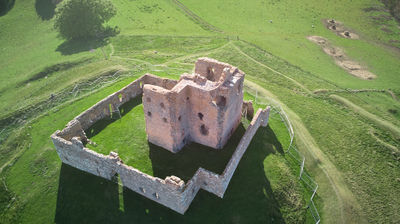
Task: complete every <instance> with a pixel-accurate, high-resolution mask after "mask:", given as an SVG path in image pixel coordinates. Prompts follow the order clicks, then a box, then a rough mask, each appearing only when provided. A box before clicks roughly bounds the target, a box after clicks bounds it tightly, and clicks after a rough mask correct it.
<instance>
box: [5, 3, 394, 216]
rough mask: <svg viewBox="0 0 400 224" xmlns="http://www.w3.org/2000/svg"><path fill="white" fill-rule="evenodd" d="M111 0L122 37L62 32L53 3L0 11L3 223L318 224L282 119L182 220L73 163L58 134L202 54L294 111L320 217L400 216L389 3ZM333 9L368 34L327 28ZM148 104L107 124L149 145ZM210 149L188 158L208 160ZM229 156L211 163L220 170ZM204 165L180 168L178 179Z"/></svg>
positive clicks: (138, 161) (260, 96)
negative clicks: (355, 70)
mask: <svg viewBox="0 0 400 224" xmlns="http://www.w3.org/2000/svg"><path fill="white" fill-rule="evenodd" d="M113 3H114V4H115V6H116V7H117V11H118V13H117V16H116V17H114V18H113V19H112V20H111V21H110V22H109V24H110V25H117V26H118V27H119V28H120V30H121V33H120V34H119V35H118V36H116V37H112V38H109V39H107V40H102V41H99V40H88V41H72V42H65V41H64V40H61V39H59V38H58V37H57V33H56V32H55V31H54V30H53V28H52V15H53V13H54V7H49V4H50V3H49V1H47V0H36V1H28V0H18V1H15V4H14V5H13V7H10V9H9V11H8V12H7V13H2V12H1V13H0V55H1V57H0V68H1V69H0V101H1V102H2V103H1V105H0V143H1V145H0V176H1V181H2V184H1V183H0V185H1V186H0V210H1V212H0V214H1V215H0V222H1V223H15V222H30V223H49V222H59V223H63V222H64V223H70V222H85V223H92V222H96V223H97V222H106V223H110V222H138V223H160V222H161V223H171V222H179V223H198V222H207V223H221V222H224V223H225V222H227V223H231V222H235V223H260V222H261V223H273V222H278V223H283V222H285V223H304V222H305V223H312V222H313V219H312V217H311V216H310V214H309V213H307V204H306V203H307V202H308V201H307V200H308V197H309V196H310V195H309V193H308V192H309V191H307V190H306V189H307V186H305V185H303V184H301V183H300V182H299V181H298V180H297V179H298V176H297V175H298V167H297V165H293V164H291V163H290V161H289V160H288V157H287V155H285V154H283V153H282V150H283V149H285V148H286V147H287V145H288V134H287V132H286V130H285V127H284V126H283V123H282V122H281V121H280V120H279V119H271V123H270V126H269V127H268V128H265V129H261V130H260V131H259V132H258V133H257V135H256V138H255V139H254V141H253V143H252V144H251V146H250V148H249V150H248V152H246V154H245V156H244V158H243V161H242V162H241V163H240V165H239V167H238V170H237V172H236V173H235V176H234V178H233V179H232V182H231V185H230V186H229V188H228V191H227V193H226V196H225V198H224V199H222V200H221V199H218V198H216V197H215V196H213V195H211V194H208V193H206V192H200V194H199V195H198V196H197V197H196V199H195V201H194V202H193V204H192V206H191V207H190V209H189V211H188V212H187V214H186V215H184V216H181V215H177V214H175V213H174V212H172V211H170V210H168V209H166V208H164V207H162V206H159V205H156V204H155V203H153V202H151V201H150V200H147V199H144V198H142V197H140V196H138V195H137V194H135V193H133V192H131V191H129V190H127V189H123V188H122V187H121V186H120V185H118V183H115V182H108V181H105V180H103V179H101V178H97V177H94V176H92V175H89V174H86V173H84V172H81V171H79V170H76V169H74V168H71V167H69V166H67V165H62V164H61V162H60V160H59V158H58V156H57V154H56V152H55V150H54V146H53V145H52V143H51V140H50V138H49V135H50V134H51V133H53V132H54V131H55V130H57V129H62V128H63V126H64V125H65V124H66V123H67V122H68V121H69V120H71V119H72V118H73V117H74V116H76V115H77V114H79V113H80V112H82V111H83V110H85V109H87V108H88V107H90V106H91V105H93V104H94V103H95V102H97V101H98V100H100V99H102V98H104V97H105V96H107V95H108V94H110V93H112V92H114V91H116V90H118V89H120V88H121V87H123V86H124V85H126V84H128V83H129V82H131V81H132V80H134V79H135V78H137V77H139V76H140V75H141V74H144V73H146V72H150V73H153V74H156V75H160V76H165V77H170V78H178V76H179V75H180V74H181V73H183V72H190V71H191V70H192V68H193V63H194V61H195V60H196V58H198V57H201V56H208V57H213V58H215V59H217V60H221V61H224V62H228V63H230V64H233V65H235V66H238V67H239V68H240V69H241V70H243V71H244V72H245V73H246V91H247V92H246V95H245V96H246V98H248V99H254V100H256V97H257V102H258V103H260V104H259V105H257V106H258V107H261V106H265V105H264V104H270V103H271V102H277V103H279V104H280V105H281V106H282V107H283V108H284V110H285V111H286V112H287V114H288V116H289V119H290V120H291V121H292V124H293V127H294V130H295V144H296V146H297V148H299V150H300V151H301V152H302V153H304V154H305V156H306V170H307V172H308V173H309V174H310V175H311V176H312V177H313V178H315V180H316V182H317V183H318V184H319V189H318V192H317V200H316V203H317V207H318V209H319V212H320V214H321V217H322V222H323V223H338V222H339V223H399V222H400V216H399V214H400V206H399V205H400V197H399V196H398V195H400V179H399V177H400V169H399V167H400V139H399V138H398V135H397V134H398V133H397V132H398V130H399V127H400V115H399V114H400V101H399V98H400V88H399V86H400V78H399V75H400V73H399V71H400V51H399V47H400V35H399V34H400V27H399V24H398V23H396V22H395V20H394V19H393V18H392V17H391V16H390V14H389V12H388V11H387V10H385V9H384V6H383V4H382V3H381V2H380V1H378V0H367V1H361V0H353V1H344V0H336V1H332V0H324V1H315V0H307V1H301V2H300V1H293V0H284V1H283V0H281V1H275V0H264V1H253V0H252V1H243V0H235V1H232V0H230V1H221V0H214V1H209V0H204V1H194V0H181V1H179V2H178V1H176V0H164V1H155V0H146V1H145V0H135V1H130V0H115V1H113ZM326 18H335V19H336V20H338V21H341V22H343V23H344V25H345V26H346V27H347V28H348V29H349V30H351V31H353V32H355V33H357V34H358V35H359V36H360V38H359V39H345V38H342V37H340V36H338V35H336V34H335V33H334V32H332V31H330V30H328V29H326V28H325V27H324V24H323V20H324V19H326ZM310 35H319V36H323V37H325V38H327V39H328V40H329V41H330V42H331V43H332V44H333V45H335V46H337V47H340V48H342V49H344V51H345V52H346V54H347V55H348V56H349V57H350V58H351V59H353V60H356V61H358V62H360V63H361V64H362V65H365V66H366V67H368V69H369V70H370V71H371V72H373V73H374V74H376V75H377V78H376V79H374V80H361V79H358V78H356V77H353V76H351V75H349V74H348V73H347V72H346V71H345V70H343V69H341V68H340V67H338V66H337V65H336V64H335V63H334V61H333V60H332V58H331V57H330V56H328V55H326V54H325V53H324V52H323V51H322V50H321V48H320V47H319V46H318V45H316V44H314V43H312V42H311V41H309V40H307V39H306V37H307V36H310ZM141 113H142V111H141V110H140V105H138V106H136V107H134V108H133V109H132V110H130V111H129V112H128V113H127V114H126V115H125V116H124V117H123V118H122V120H119V121H124V123H118V121H116V122H113V124H112V125H110V126H109V127H114V128H117V129H118V131H122V128H127V129H128V130H131V131H132V133H131V135H132V136H131V137H137V138H140V139H141V141H142V142H146V141H145V135H144V132H143V130H142V129H143V127H142V126H143V122H142V120H141ZM128 118H129V119H128ZM125 121H126V122H125ZM129 122H132V123H129ZM135 122H136V123H135ZM141 122H142V123H141ZM133 125H137V126H138V127H139V126H140V127H141V130H142V131H141V132H135V133H134V130H139V129H135V127H136V126H135V127H134V126H133ZM119 129H121V130H119ZM110 130H111V129H110ZM110 130H109V131H107V129H104V132H101V133H100V134H98V135H95V136H93V139H95V141H96V142H97V141H98V143H99V145H98V147H97V149H96V150H99V151H101V150H103V149H107V150H109V149H110V147H115V148H117V149H119V150H121V152H124V153H126V154H125V156H126V158H125V159H126V160H127V161H129V163H130V162H131V163H132V164H134V165H135V166H139V167H141V168H142V169H143V170H145V171H147V172H148V173H151V174H154V175H160V176H165V175H169V174H170V173H179V171H178V170H174V169H173V168H172V169H171V167H170V166H168V164H165V163H163V162H162V161H160V159H159V158H167V160H168V161H172V160H174V159H176V158H170V157H168V155H165V154H160V153H156V154H150V152H153V153H155V152H158V151H157V150H156V151H154V149H153V150H152V149H151V147H149V148H146V145H145V144H143V145H140V146H138V147H135V150H137V153H138V154H137V155H138V156H137V157H136V158H135V157H133V155H132V151H130V148H129V147H127V145H128V144H121V143H118V144H115V142H111V141H110V140H109V136H110V135H112V134H113V131H110ZM118 133H119V132H118ZM120 135H123V133H122V132H121V133H120ZM127 136H128V135H127ZM127 136H121V141H129V140H131V138H126V137H127ZM128 137H129V136H128ZM102 144H103V145H102ZM104 153H107V152H106V151H104ZM198 153H199V154H196V153H194V154H191V153H188V154H184V155H182V156H183V157H185V156H187V158H189V159H193V157H196V158H197V157H198V158H203V159H204V158H205V157H207V156H209V154H207V153H202V152H201V151H199V152H198ZM228 154H229V153H227V154H226V155H225V156H226V157H228ZM185 158H186V157H185ZM224 158H225V157H224V156H223V158H222V160H221V161H219V160H218V158H215V160H210V161H207V162H208V163H209V164H208V165H210V166H211V168H212V167H214V168H216V169H217V170H218V165H221V164H222V163H224ZM152 159H153V160H152ZM225 159H226V158H225ZM207 162H205V163H207ZM216 163H217V164H216ZM216 165H217V166H216ZM197 166H198V164H196V163H189V162H188V163H185V164H183V165H182V167H183V168H182V167H181V168H182V169H183V170H185V171H187V172H188V173H185V172H183V173H182V175H184V176H185V175H186V176H187V177H189V176H190V174H189V171H191V170H193V169H195V168H196V167H197ZM186 168H187V169H186Z"/></svg>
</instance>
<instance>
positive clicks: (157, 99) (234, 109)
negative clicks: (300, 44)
mask: <svg viewBox="0 0 400 224" xmlns="http://www.w3.org/2000/svg"><path fill="white" fill-rule="evenodd" d="M243 80H244V73H243V72H242V71H240V70H239V69H237V68H236V67H233V66H231V65H229V64H226V63H221V62H218V61H216V60H213V59H210V58H199V59H198V60H197V62H196V65H195V70H194V73H193V74H183V75H182V76H181V77H180V79H179V82H178V83H177V84H176V85H174V86H172V88H164V87H161V86H157V85H152V84H145V85H144V88H143V101H142V102H143V108H144V111H145V118H146V132H147V137H148V140H149V141H150V142H151V143H153V144H156V145H158V146H161V147H163V148H165V149H168V150H170V151H171V152H178V151H179V150H180V149H181V148H182V147H183V146H184V145H185V144H187V143H188V142H197V143H200V144H203V145H206V146H210V147H212V148H216V149H221V148H223V147H224V145H225V144H226V142H227V141H228V139H229V137H230V136H231V135H232V134H233V132H234V131H235V130H236V128H237V126H238V125H239V123H240V119H241V111H242V104H243Z"/></svg>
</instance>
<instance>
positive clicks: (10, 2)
mask: <svg viewBox="0 0 400 224" xmlns="http://www.w3.org/2000/svg"><path fill="white" fill-rule="evenodd" d="M14 4H15V0H0V16H4V15H6V14H7V13H8V12H9V11H10V10H11V9H12V8H13V7H14Z"/></svg>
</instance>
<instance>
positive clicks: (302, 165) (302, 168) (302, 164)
mask: <svg viewBox="0 0 400 224" xmlns="http://www.w3.org/2000/svg"><path fill="white" fill-rule="evenodd" d="M305 160H306V158H305V157H304V156H303V161H302V162H301V167H300V177H299V180H300V179H301V175H302V174H303V171H304V161H305Z"/></svg>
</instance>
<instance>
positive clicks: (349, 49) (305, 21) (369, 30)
mask: <svg viewBox="0 0 400 224" xmlns="http://www.w3.org/2000/svg"><path fill="white" fill-rule="evenodd" d="M181 2H182V3H183V4H185V5H186V6H187V7H188V8H189V9H190V10H192V11H193V12H194V13H196V14H197V15H198V16H200V17H201V18H203V19H204V20H205V21H207V22H208V23H210V24H212V25H214V26H216V27H218V28H220V29H222V30H223V31H225V32H226V34H227V35H238V36H239V37H240V38H241V39H244V40H247V41H250V42H252V43H255V44H257V45H259V46H261V47H262V48H263V49H265V50H267V51H269V52H271V53H272V54H274V55H279V57H281V58H283V59H284V60H286V61H288V62H289V63H291V64H293V65H297V66H299V67H301V68H302V69H303V70H305V71H309V72H311V73H313V74H316V75H318V76H320V77H322V78H324V79H327V80H329V81H331V82H334V83H336V84H339V85H341V86H342V87H347V88H361V87H371V88H396V89H398V86H400V80H399V79H398V74H399V72H398V71H399V70H400V63H398V61H399V54H400V53H398V52H397V53H396V51H394V50H392V49H391V48H390V47H386V44H389V41H390V40H391V43H393V44H392V45H395V46H396V47H400V46H399V44H398V42H396V41H400V35H399V33H400V29H399V28H398V24H396V22H395V20H394V19H391V17H390V14H389V13H388V12H384V11H382V7H383V5H382V3H379V2H378V1H375V0H368V1H364V0H353V1H351V2H349V1H345V0H338V1H329V0H324V1H320V0H308V1H295V0H285V1H274V0H265V1H246V0H239V1H236V0H229V1H226V0H216V1H201V2H199V1H195V0H182V1H181ZM210 5H212V7H210ZM372 6H374V7H375V6H377V9H378V11H368V10H365V9H366V8H370V7H372ZM221 11H223V13H220V12H221ZM377 14H379V18H382V19H381V20H377V19H374V16H377ZM326 18H335V19H337V20H338V21H342V22H344V24H345V25H346V26H347V27H349V28H350V29H352V30H355V31H356V32H357V33H359V35H360V36H361V38H360V39H359V40H350V39H344V38H341V37H339V36H337V35H336V34H334V33H333V32H331V31H329V30H327V29H326V28H325V27H324V25H323V23H322V21H321V20H322V19H326ZM270 20H271V21H272V22H270ZM313 25H314V28H312V26H313ZM383 27H385V28H387V29H389V30H390V33H388V32H385V31H383V30H381V28H383ZM310 35H319V36H324V37H326V38H328V39H329V40H330V41H332V43H333V44H334V45H336V46H339V47H341V48H343V49H344V50H345V51H346V53H347V54H348V55H349V56H350V57H351V58H353V59H355V60H357V61H360V62H362V63H364V64H366V65H367V66H368V67H369V68H370V69H371V71H372V72H373V73H375V74H377V75H378V78H377V79H376V80H374V81H363V80H359V79H357V78H355V77H352V76H351V75H349V74H347V73H346V72H345V71H344V70H342V69H341V68H339V67H338V66H336V65H335V63H334V62H333V61H332V59H331V58H330V57H329V56H328V55H326V54H325V53H324V52H323V51H322V50H321V49H320V48H319V47H318V46H317V45H315V44H313V43H311V42H310V41H308V40H307V39H306V37H307V36H310Z"/></svg>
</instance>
